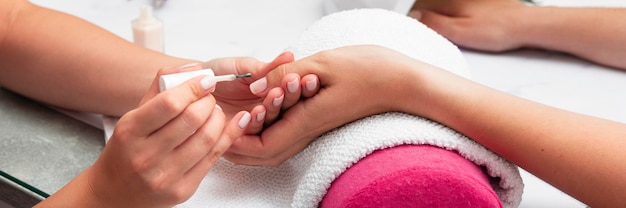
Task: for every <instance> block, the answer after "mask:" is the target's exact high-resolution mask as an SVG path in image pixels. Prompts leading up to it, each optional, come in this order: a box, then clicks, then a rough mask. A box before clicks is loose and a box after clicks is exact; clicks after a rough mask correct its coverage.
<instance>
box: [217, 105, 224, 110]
mask: <svg viewBox="0 0 626 208" xmlns="http://www.w3.org/2000/svg"><path fill="white" fill-rule="evenodd" d="M215 108H217V109H219V110H221V111H224V110H222V106H220V105H218V104H215Z"/></svg>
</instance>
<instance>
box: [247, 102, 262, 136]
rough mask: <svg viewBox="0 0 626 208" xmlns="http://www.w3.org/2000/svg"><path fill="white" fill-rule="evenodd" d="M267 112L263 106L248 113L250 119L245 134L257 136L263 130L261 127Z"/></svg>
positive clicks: (258, 106)
mask: <svg viewBox="0 0 626 208" xmlns="http://www.w3.org/2000/svg"><path fill="white" fill-rule="evenodd" d="M266 113H267V110H266V109H265V106H263V105H257V106H255V107H254V108H252V110H251V111H250V115H251V117H252V119H251V121H250V124H249V125H248V128H246V132H245V133H246V134H258V133H260V132H261V130H263V125H264V123H265V116H266Z"/></svg>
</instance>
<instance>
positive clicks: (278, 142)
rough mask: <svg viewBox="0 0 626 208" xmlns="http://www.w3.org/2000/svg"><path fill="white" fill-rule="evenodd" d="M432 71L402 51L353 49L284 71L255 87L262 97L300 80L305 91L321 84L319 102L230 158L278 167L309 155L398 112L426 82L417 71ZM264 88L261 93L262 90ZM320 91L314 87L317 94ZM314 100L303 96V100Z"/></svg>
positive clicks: (240, 145) (291, 113)
mask: <svg viewBox="0 0 626 208" xmlns="http://www.w3.org/2000/svg"><path fill="white" fill-rule="evenodd" d="M420 66H423V67H430V66H428V65H426V64H423V63H421V62H417V61H415V60H414V59H411V58H409V57H407V56H404V55H402V54H400V53H398V52H396V51H393V50H389V49H386V48H382V47H378V46H350V47H343V48H338V49H334V50H329V51H323V52H320V53H317V54H314V55H312V56H310V57H307V58H304V59H302V60H299V61H296V62H293V63H288V64H284V65H281V66H280V67H279V68H278V69H276V70H274V71H272V72H271V73H269V74H268V75H267V77H266V78H265V79H261V80H260V82H266V83H268V84H261V85H257V83H253V84H251V88H252V89H251V90H252V91H253V92H256V94H257V95H258V96H265V95H266V94H267V93H268V92H269V90H270V89H271V87H273V86H278V85H280V83H283V80H284V77H288V76H292V74H294V73H295V74H298V75H299V76H302V77H304V78H303V79H302V83H301V84H302V85H303V86H307V82H310V83H311V85H314V83H316V82H318V79H317V77H315V76H313V75H317V76H318V77H319V82H320V89H319V92H318V93H317V94H315V95H314V96H312V97H310V98H308V99H304V100H301V101H300V102H299V103H297V104H296V105H294V106H292V107H291V108H289V109H288V110H287V111H285V112H284V114H282V117H281V118H280V119H279V120H277V121H276V123H274V124H272V125H271V126H269V127H268V128H267V129H265V130H264V131H263V132H262V134H261V137H248V136H244V137H242V138H241V139H239V140H237V141H236V142H235V143H234V144H233V146H231V149H230V150H229V152H227V153H226V154H225V155H224V156H225V158H227V159H228V160H230V161H233V162H235V163H239V164H249V165H278V164H280V163H282V162H283V161H285V160H287V159H288V158H289V157H291V156H293V155H295V154H297V153H298V152H299V151H301V150H302V149H304V148H305V147H306V146H307V145H308V144H309V143H310V142H311V141H312V140H313V139H315V138H317V137H318V136H320V135H321V134H323V133H325V132H327V131H329V130H332V129H333V128H336V127H339V126H341V125H343V124H346V123H348V122H351V121H354V120H356V119H359V118H362V117H365V116H368V115H372V114H377V113H382V112H388V111H397V110H400V108H401V107H402V106H401V105H403V104H406V103H408V102H407V101H404V100H405V99H407V97H410V95H415V94H416V93H414V92H405V91H407V90H408V89H409V88H408V86H407V85H406V84H407V83H414V82H420V81H419V77H417V78H416V77H415V76H416V73H415V70H412V68H415V67H420ZM259 86H261V87H259ZM314 88H315V87H314V86H313V88H312V89H314ZM308 96H311V94H303V97H308Z"/></svg>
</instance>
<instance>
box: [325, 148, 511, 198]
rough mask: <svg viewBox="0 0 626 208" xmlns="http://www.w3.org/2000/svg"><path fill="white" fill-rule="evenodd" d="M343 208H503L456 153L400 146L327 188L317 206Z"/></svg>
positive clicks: (371, 158)
mask: <svg viewBox="0 0 626 208" xmlns="http://www.w3.org/2000/svg"><path fill="white" fill-rule="evenodd" d="M320 206H321V207H324V208H343V207H502V203H501V202H500V199H499V198H498V196H497V195H496V193H495V192H494V191H493V189H492V188H491V186H490V185H489V178H488V177H487V175H486V174H485V173H484V172H483V170H482V169H481V168H480V167H479V166H477V165H475V164H474V163H473V162H471V161H469V160H467V159H465V158H464V157H462V156H460V155H459V154H457V153H456V152H454V151H448V150H445V149H441V148H438V147H434V146H429V145H402V146H396V147H393V148H388V149H383V150H379V151H376V152H374V153H372V154H370V155H368V156H367V157H365V158H363V159H362V160H360V161H359V162H358V163H356V164H354V165H353V166H352V167H350V168H349V169H348V170H346V171H345V172H344V173H343V174H342V175H340V176H339V177H338V178H337V179H336V180H335V181H334V182H333V184H332V185H331V187H330V188H329V190H328V192H327V194H326V195H325V196H324V199H323V200H322V202H321V203H320Z"/></svg>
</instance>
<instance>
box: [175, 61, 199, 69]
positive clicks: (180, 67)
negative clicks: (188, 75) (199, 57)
mask: <svg viewBox="0 0 626 208" xmlns="http://www.w3.org/2000/svg"><path fill="white" fill-rule="evenodd" d="M198 65H200V63H188V64H185V65H182V66H178V67H176V69H178V70H183V69H186V68H191V67H196V66H198Z"/></svg>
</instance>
